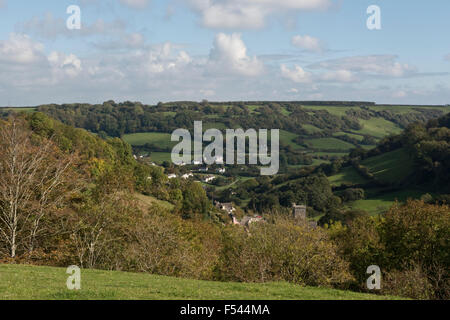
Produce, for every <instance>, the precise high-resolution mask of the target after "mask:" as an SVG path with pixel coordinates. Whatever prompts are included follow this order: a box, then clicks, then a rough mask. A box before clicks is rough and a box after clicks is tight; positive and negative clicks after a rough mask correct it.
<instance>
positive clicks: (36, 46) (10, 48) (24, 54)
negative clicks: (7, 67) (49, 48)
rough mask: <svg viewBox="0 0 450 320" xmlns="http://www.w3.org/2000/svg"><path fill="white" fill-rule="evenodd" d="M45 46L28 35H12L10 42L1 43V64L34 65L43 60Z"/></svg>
mask: <svg viewBox="0 0 450 320" xmlns="http://www.w3.org/2000/svg"><path fill="white" fill-rule="evenodd" d="M43 51H44V45H43V44H41V43H38V42H34V41H33V40H31V38H30V37H29V36H27V35H23V34H17V33H12V34H10V35H9V39H8V40H4V41H0V62H1V63H12V64H32V63H34V62H38V61H40V60H42V57H43Z"/></svg>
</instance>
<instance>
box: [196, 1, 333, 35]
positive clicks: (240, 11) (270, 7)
mask: <svg viewBox="0 0 450 320" xmlns="http://www.w3.org/2000/svg"><path fill="white" fill-rule="evenodd" d="M188 1H189V3H190V4H191V6H192V7H193V8H194V9H195V10H196V11H197V12H199V14H200V15H201V20H202V23H203V25H204V26H206V27H210V28H230V29H239V28H240V29H256V28H261V27H263V26H264V25H265V23H266V20H267V18H268V17H269V16H270V15H272V14H279V13H286V12H292V11H301V10H320V9H326V8H328V7H329V6H330V5H331V3H332V2H331V0H260V1H255V0H188Z"/></svg>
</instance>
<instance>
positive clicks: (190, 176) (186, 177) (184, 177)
mask: <svg viewBox="0 0 450 320" xmlns="http://www.w3.org/2000/svg"><path fill="white" fill-rule="evenodd" d="M193 176H194V174H193V173H192V172H191V173H186V174H183V175H182V176H181V177H182V178H183V179H189V178H192V177H193Z"/></svg>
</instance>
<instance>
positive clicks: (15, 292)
mask: <svg viewBox="0 0 450 320" xmlns="http://www.w3.org/2000/svg"><path fill="white" fill-rule="evenodd" d="M67 277H68V274H66V270H65V269H62V268H51V267H35V266H23V265H0V299H2V300H13V299H14V300H24V299H31V300H35V299H39V300H93V299H96V300H106V299H112V300H131V299H133V300H134V299H136V300H376V299H378V300H379V299H395V298H394V297H386V296H378V295H370V294H362V293H355V292H350V291H340V290H334V289H327V288H312V287H300V286H297V285H293V284H288V283H267V284H243V283H229V282H225V283H221V282H212V281H198V280H189V279H178V278H170V277H164V276H155V275H148V274H137V273H126V272H115V271H99V270H82V271H81V290H78V291H70V290H68V289H67V287H66V281H67Z"/></svg>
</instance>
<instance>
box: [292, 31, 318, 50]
mask: <svg viewBox="0 0 450 320" xmlns="http://www.w3.org/2000/svg"><path fill="white" fill-rule="evenodd" d="M292 45H294V46H296V47H297V48H301V49H305V50H307V51H311V52H322V51H323V50H324V47H323V44H322V43H321V41H320V40H319V39H317V38H314V37H311V36H308V35H304V36H301V35H296V36H294V37H293V38H292Z"/></svg>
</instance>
